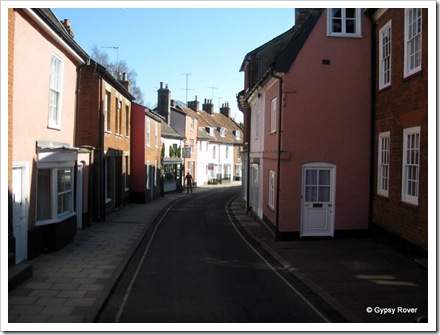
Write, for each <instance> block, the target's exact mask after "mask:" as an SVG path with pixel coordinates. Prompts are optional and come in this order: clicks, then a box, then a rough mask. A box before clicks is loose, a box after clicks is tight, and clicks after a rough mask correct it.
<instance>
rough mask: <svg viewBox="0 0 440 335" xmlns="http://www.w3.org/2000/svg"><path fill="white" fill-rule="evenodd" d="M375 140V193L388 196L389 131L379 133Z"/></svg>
mask: <svg viewBox="0 0 440 335" xmlns="http://www.w3.org/2000/svg"><path fill="white" fill-rule="evenodd" d="M377 142H378V144H377V194H379V195H381V196H383V197H387V198H388V195H389V182H390V132H389V131H386V132H382V133H379V136H378V139H377Z"/></svg>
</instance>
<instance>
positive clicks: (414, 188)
mask: <svg viewBox="0 0 440 335" xmlns="http://www.w3.org/2000/svg"><path fill="white" fill-rule="evenodd" d="M419 171H420V127H412V128H406V129H404V130H403V152H402V201H403V202H406V203H409V204H412V205H418V204H419V182H420V181H419Z"/></svg>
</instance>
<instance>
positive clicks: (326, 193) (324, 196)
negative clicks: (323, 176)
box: [318, 186, 330, 202]
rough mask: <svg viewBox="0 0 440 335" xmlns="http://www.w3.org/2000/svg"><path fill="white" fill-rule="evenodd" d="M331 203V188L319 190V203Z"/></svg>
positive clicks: (326, 187)
mask: <svg viewBox="0 0 440 335" xmlns="http://www.w3.org/2000/svg"><path fill="white" fill-rule="evenodd" d="M329 201H330V187H329V186H325V187H320V188H319V196H318V202H329Z"/></svg>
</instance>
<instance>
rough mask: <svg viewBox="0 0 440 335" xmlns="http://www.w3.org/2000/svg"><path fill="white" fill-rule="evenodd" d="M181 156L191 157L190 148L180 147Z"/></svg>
mask: <svg viewBox="0 0 440 335" xmlns="http://www.w3.org/2000/svg"><path fill="white" fill-rule="evenodd" d="M182 157H183V158H190V157H191V148H190V147H188V148H183V149H182Z"/></svg>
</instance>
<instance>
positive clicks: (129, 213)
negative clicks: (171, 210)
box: [8, 189, 202, 323]
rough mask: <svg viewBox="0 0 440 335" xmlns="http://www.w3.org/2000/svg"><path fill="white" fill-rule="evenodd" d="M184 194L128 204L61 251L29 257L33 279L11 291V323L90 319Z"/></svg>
mask: <svg viewBox="0 0 440 335" xmlns="http://www.w3.org/2000/svg"><path fill="white" fill-rule="evenodd" d="M200 191H202V190H201V189H199V190H195V192H200ZM184 196H187V194H186V193H167V194H165V196H164V197H160V198H158V199H156V200H154V201H152V202H150V203H147V204H133V203H132V204H128V205H127V206H125V207H123V208H121V209H120V210H119V211H117V212H114V213H112V214H111V215H109V216H108V217H107V221H106V222H99V223H93V224H92V226H91V227H90V228H87V229H85V230H79V231H78V233H77V235H76V236H75V239H74V242H72V243H71V244H69V245H68V246H66V247H64V248H63V249H61V250H60V251H58V252H55V253H47V254H42V255H40V256H38V257H36V258H35V259H34V260H31V261H30V262H31V264H32V267H33V277H32V278H30V279H28V280H27V281H25V282H24V283H22V284H21V285H19V286H18V287H16V288H15V289H14V290H12V291H11V292H9V301H8V309H9V313H8V314H9V323H29V322H32V323H40V322H44V323H79V322H82V323H84V322H86V323H87V322H93V320H94V318H95V317H96V315H97V313H98V312H99V310H100V308H101V306H102V304H103V303H104V301H105V299H106V297H107V296H108V294H109V293H110V291H111V289H112V288H113V286H114V284H115V283H116V281H117V279H118V277H119V276H120V274H121V273H122V271H123V269H124V267H125V266H126V264H127V262H128V260H129V259H130V257H131V255H132V254H133V252H134V250H135V249H136V247H137V245H138V244H139V242H140V240H141V239H142V237H143V236H144V233H145V232H146V231H147V229H148V227H149V226H150V224H151V223H152V222H153V221H154V219H155V218H156V217H157V216H158V215H159V214H160V213H161V211H162V210H163V209H164V208H165V207H166V206H167V205H168V204H170V203H171V202H173V201H174V200H177V199H179V198H181V197H184Z"/></svg>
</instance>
